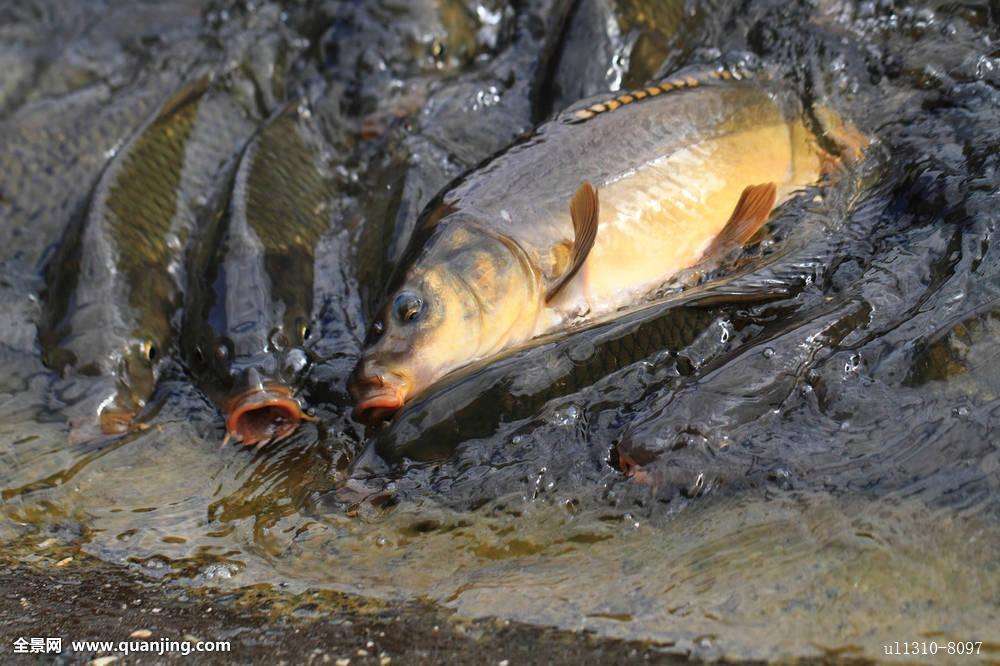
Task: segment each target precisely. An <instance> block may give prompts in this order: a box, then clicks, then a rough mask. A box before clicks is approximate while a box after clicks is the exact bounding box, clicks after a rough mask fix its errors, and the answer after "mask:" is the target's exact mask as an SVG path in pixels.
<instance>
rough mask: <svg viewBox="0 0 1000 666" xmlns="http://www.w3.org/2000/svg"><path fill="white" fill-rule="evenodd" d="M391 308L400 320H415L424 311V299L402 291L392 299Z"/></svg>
mask: <svg viewBox="0 0 1000 666" xmlns="http://www.w3.org/2000/svg"><path fill="white" fill-rule="evenodd" d="M392 309H393V311H394V312H395V313H396V317H398V318H399V320H400V321H402V322H411V321H416V319H417V318H419V317H420V315H421V314H422V313H423V311H424V301H423V300H422V299H421V298H420V297H419V296H416V295H414V294H410V293H407V292H403V293H402V294H400V295H399V296H397V297H396V300H394V301H393V303H392Z"/></svg>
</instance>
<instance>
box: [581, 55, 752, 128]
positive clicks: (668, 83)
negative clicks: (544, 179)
mask: <svg viewBox="0 0 1000 666" xmlns="http://www.w3.org/2000/svg"><path fill="white" fill-rule="evenodd" d="M748 76H751V73H750V72H748V70H747V69H746V68H744V67H742V66H740V65H731V66H725V65H720V66H717V67H706V66H693V67H686V68H684V69H682V70H680V71H678V72H676V73H674V74H672V75H670V76H669V77H667V78H665V79H663V80H661V81H659V82H658V83H653V84H650V85H648V86H646V87H645V88H641V89H639V90H632V91H629V92H625V93H620V94H618V95H615V96H613V97H610V98H607V99H604V100H602V101H599V102H597V103H592V104H589V105H587V106H584V107H582V108H578V109H570V110H569V111H567V112H566V113H565V114H564V116H563V120H564V121H565V122H567V123H570V124H575V123H581V122H584V121H586V120H590V119H591V118H593V117H594V116H598V115H600V114H602V113H607V112H608V111H614V110H615V109H617V108H620V107H622V106H625V105H628V104H632V103H634V102H638V101H641V100H644V99H647V98H651V97H658V96H659V95H662V94H664V93H668V92H670V91H673V90H684V89H689V88H696V87H698V86H702V85H705V84H707V83H711V82H715V81H729V80H735V81H739V80H741V79H744V78H747V77H748Z"/></svg>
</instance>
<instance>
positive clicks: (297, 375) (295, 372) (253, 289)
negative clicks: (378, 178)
mask: <svg viewBox="0 0 1000 666" xmlns="http://www.w3.org/2000/svg"><path fill="white" fill-rule="evenodd" d="M323 152H324V143H323V140H322V138H321V136H320V134H319V133H318V131H317V130H316V128H315V127H314V126H313V124H312V123H311V122H310V119H309V115H308V113H307V112H304V111H303V112H302V113H300V111H299V109H298V108H297V107H294V106H288V107H286V108H285V109H284V110H282V111H281V112H280V113H278V114H277V115H276V116H275V117H274V118H273V119H272V120H271V121H270V122H269V123H268V124H267V125H265V126H264V127H263V128H262V129H261V130H260V132H259V133H258V135H257V136H256V137H255V138H254V139H253V140H252V141H251V142H250V144H249V145H248V146H247V148H246V151H245V153H244V155H243V157H242V160H241V162H240V166H239V169H238V171H237V173H236V177H235V180H234V183H233V188H232V193H231V195H230V200H229V206H228V210H227V211H226V213H225V215H223V216H220V218H219V219H218V220H217V223H216V224H215V225H214V227H213V228H212V229H211V231H210V232H209V233H207V234H206V235H205V237H204V238H203V239H202V240H201V247H200V249H199V251H198V256H197V257H196V258H195V260H194V261H195V265H196V266H197V269H193V270H192V280H191V283H190V287H189V290H188V299H189V300H188V307H187V308H186V311H185V323H184V332H183V338H182V345H183V348H184V353H185V357H186V358H187V360H188V362H189V365H190V367H191V369H192V372H193V373H194V375H195V377H196V378H197V380H198V382H199V384H200V385H201V387H202V388H203V390H204V391H205V392H206V393H207V394H208V395H209V396H210V397H211V398H212V400H213V401H214V402H215V403H216V404H217V405H218V406H219V408H220V409H221V410H222V411H223V413H224V414H225V416H226V429H227V437H232V438H234V439H236V440H237V441H240V442H242V443H244V444H257V445H260V444H264V443H267V442H270V441H277V440H280V439H282V438H284V437H287V436H288V435H290V434H291V433H292V432H294V431H295V429H296V428H297V427H298V425H299V423H300V422H301V421H302V420H303V419H306V418H308V417H307V416H306V415H305V414H304V412H303V411H302V407H301V405H300V403H299V400H298V398H297V397H296V391H297V389H298V386H299V382H300V380H301V379H302V375H303V374H304V371H305V370H306V368H307V367H308V365H309V357H308V355H307V353H306V350H305V344H306V342H307V340H308V339H309V336H310V322H311V318H312V306H313V280H314V276H313V271H314V265H313V263H314V258H315V250H316V245H317V243H318V242H319V240H320V237H321V236H322V235H323V233H324V232H325V231H326V230H327V229H328V227H329V226H330V204H331V197H332V195H333V191H334V190H333V179H332V174H331V172H330V170H329V168H328V166H327V160H326V158H325V157H324V154H323ZM196 271H197V272H196Z"/></svg>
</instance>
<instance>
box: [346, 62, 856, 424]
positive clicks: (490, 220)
mask: <svg viewBox="0 0 1000 666" xmlns="http://www.w3.org/2000/svg"><path fill="white" fill-rule="evenodd" d="M742 78H743V75H742V74H741V72H739V71H738V70H735V71H734V70H731V69H724V68H720V69H716V70H700V71H693V72H692V73H691V74H690V75H686V74H681V75H679V76H676V77H673V78H671V79H668V80H667V81H664V82H662V83H660V84H657V85H653V86H650V87H647V88H645V89H643V90H639V91H635V92H631V93H626V94H622V95H619V96H618V97H616V98H613V99H610V100H606V101H602V102H598V103H593V104H589V105H585V106H579V107H577V108H573V109H570V110H569V111H567V112H565V113H564V114H562V115H561V116H560V117H559V118H557V119H556V120H554V121H552V122H550V123H548V124H545V125H542V126H541V127H540V128H539V129H538V130H537V131H536V132H535V133H534V134H533V135H532V137H531V138H530V139H528V140H526V141H524V142H522V143H520V144H517V145H515V146H513V147H511V148H510V149H509V150H507V151H506V152H504V153H502V154H501V155H499V156H497V157H496V158H494V159H493V160H491V161H490V162H488V163H487V164H486V165H484V166H482V167H481V168H479V169H477V170H476V171H474V172H472V173H471V174H469V175H468V176H466V177H465V178H464V179H463V180H461V181H460V182H459V183H457V184H455V185H453V186H452V187H451V188H450V189H448V190H447V191H445V192H444V193H442V194H441V195H440V196H439V197H438V198H437V199H436V200H435V201H434V202H432V203H431V204H430V206H428V208H427V209H426V210H425V211H424V212H423V214H422V217H421V220H420V221H419V223H418V225H417V231H416V232H415V234H414V238H413V240H412V242H411V245H410V248H409V251H408V252H407V255H406V256H405V257H404V259H403V261H402V263H401V265H400V266H399V267H398V270H397V273H396V276H395V278H394V280H393V283H392V284H391V285H390V290H389V293H388V297H387V299H386V301H385V303H384V305H383V307H382V308H381V309H380V310H379V312H378V314H377V317H376V319H375V321H374V322H373V324H372V329H371V332H370V335H369V339H368V343H367V348H366V350H365V353H364V355H363V357H362V359H361V361H360V362H359V364H358V367H357V369H356V370H355V374H354V376H353V377H352V380H351V390H352V393H353V394H354V396H355V399H356V400H357V404H356V408H355V414H356V416H357V418H359V419H360V420H362V421H377V420H379V419H381V418H384V417H386V416H388V415H389V414H391V413H392V412H394V411H395V410H397V409H398V408H400V407H401V406H402V405H403V404H404V403H405V402H406V401H408V400H409V399H411V398H412V397H414V396H415V395H417V394H419V393H420V392H421V391H423V390H424V389H426V388H427V387H428V386H429V385H430V384H432V383H434V382H435V381H437V380H438V379H440V378H441V377H442V376H444V375H445V374H447V373H449V372H451V371H452V370H455V369H457V368H460V367H462V366H464V365H467V364H468V363H470V362H472V361H475V360H481V359H487V358H490V357H493V356H495V355H498V354H500V353H502V352H504V351H505V350H508V349H510V348H512V347H515V346H520V345H523V344H525V343H526V342H528V341H530V340H531V339H532V338H535V337H537V336H540V335H543V334H546V333H551V332H553V331H556V330H559V329H562V328H566V327H569V326H573V325H576V324H578V323H579V322H581V321H584V320H587V319H592V318H598V317H604V316H607V315H609V314H610V313H613V312H614V311H616V310H619V309H621V308H623V307H625V306H628V305H630V304H633V303H636V302H637V301H639V300H640V299H642V298H643V297H644V296H646V295H648V294H649V293H650V292H651V291H652V290H654V289H656V288H657V287H660V286H662V285H663V284H664V283H665V282H666V281H668V280H669V279H670V278H671V277H672V276H676V275H677V274H678V273H679V272H680V271H683V270H685V269H689V268H691V267H693V266H696V265H698V264H700V263H701V262H703V261H706V260H711V259H712V258H713V257H718V256H721V255H723V254H725V253H728V252H730V251H731V250H733V249H735V248H737V247H739V246H741V245H742V244H744V243H745V242H746V241H747V240H749V239H750V238H751V237H752V236H753V235H754V234H755V233H756V231H757V230H758V229H759V228H760V227H761V226H762V225H763V224H764V222H766V220H767V218H768V215H769V214H770V212H771V210H772V209H773V208H774V206H775V205H776V204H777V203H780V202H781V201H784V200H786V199H787V198H789V197H790V196H791V195H792V194H793V193H794V192H795V191H796V190H798V189H800V188H802V187H804V186H806V185H809V184H812V183H815V182H816V181H818V180H819V179H820V177H821V176H822V174H823V173H824V172H825V171H826V170H828V169H829V168H830V166H831V165H833V164H835V163H836V159H835V157H834V156H833V155H831V154H829V153H827V152H826V151H825V150H823V149H822V148H821V147H820V144H819V141H822V142H823V144H824V145H827V146H833V145H837V143H838V141H839V142H840V143H841V144H843V147H844V148H845V149H847V148H850V149H851V150H853V151H857V150H859V149H860V147H861V146H862V145H863V144H864V139H863V138H862V137H860V136H859V135H858V134H857V132H856V131H855V130H853V129H852V128H850V127H849V126H847V125H846V124H844V123H841V122H840V121H838V120H837V119H836V118H835V117H834V116H833V115H832V114H826V117H825V121H826V122H825V125H826V128H828V129H829V130H830V131H829V134H830V136H825V137H822V138H818V137H817V135H816V134H814V133H813V132H811V131H810V130H809V129H807V126H806V124H805V123H804V122H803V119H802V118H803V114H802V112H801V109H800V106H799V105H798V104H797V103H796V102H795V101H794V100H793V99H791V98H790V97H789V96H788V95H783V94H782V93H780V92H779V91H778V90H777V89H776V88H775V87H774V86H772V85H769V84H767V83H764V82H759V81H747V80H740V79H742Z"/></svg>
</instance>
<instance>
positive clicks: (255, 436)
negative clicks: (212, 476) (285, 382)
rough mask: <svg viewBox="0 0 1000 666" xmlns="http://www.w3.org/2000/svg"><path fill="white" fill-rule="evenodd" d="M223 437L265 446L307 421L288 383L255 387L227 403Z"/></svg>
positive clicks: (284, 436) (283, 437)
mask: <svg viewBox="0 0 1000 666" xmlns="http://www.w3.org/2000/svg"><path fill="white" fill-rule="evenodd" d="M227 411H228V416H227V417H226V440H227V441H228V440H229V439H234V440H236V441H237V442H240V443H241V444H244V445H246V446H264V445H265V444H269V443H271V442H279V441H281V440H283V439H285V438H286V437H288V436H289V435H291V434H292V433H293V432H295V430H296V429H297V428H298V427H299V423H301V422H302V421H304V420H309V419H308V417H307V416H306V415H305V414H304V413H303V411H302V406H301V405H299V402H298V400H296V399H295V398H294V397H293V396H292V391H291V389H289V388H288V387H287V386H281V385H271V386H267V387H263V388H254V389H251V390H250V391H247V392H246V393H243V394H242V395H239V396H237V397H236V398H234V399H233V400H231V401H230V403H229V409H228V410H227Z"/></svg>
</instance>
